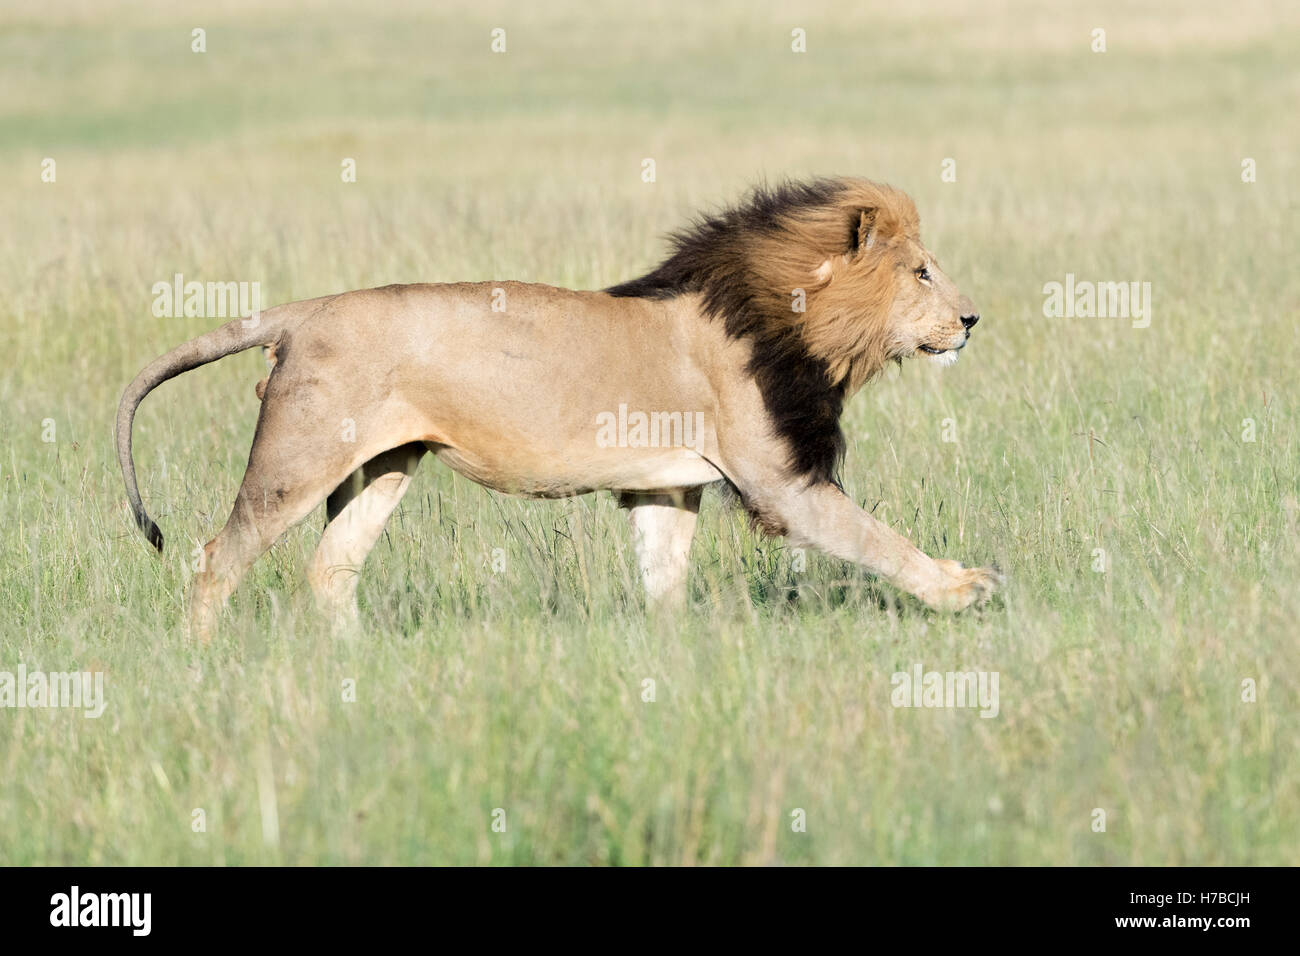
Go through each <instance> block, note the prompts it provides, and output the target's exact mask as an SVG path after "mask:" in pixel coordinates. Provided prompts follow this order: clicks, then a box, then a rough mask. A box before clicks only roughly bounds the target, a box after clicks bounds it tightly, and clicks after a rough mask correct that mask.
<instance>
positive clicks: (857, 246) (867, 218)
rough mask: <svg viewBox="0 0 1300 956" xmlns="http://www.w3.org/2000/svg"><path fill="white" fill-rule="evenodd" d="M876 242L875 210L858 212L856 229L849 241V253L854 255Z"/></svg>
mask: <svg viewBox="0 0 1300 956" xmlns="http://www.w3.org/2000/svg"><path fill="white" fill-rule="evenodd" d="M875 241H876V209H875V207H874V206H873V207H871V208H869V209H863V210H860V212H859V214H858V222H857V227H856V228H855V229H854V230H853V235H852V238H851V240H850V245H849V252H851V253H856V252H860V251H861V250H863V249H869V248H871V246H872V244H873V243H874V242H875Z"/></svg>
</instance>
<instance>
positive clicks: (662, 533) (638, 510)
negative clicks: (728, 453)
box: [618, 488, 701, 608]
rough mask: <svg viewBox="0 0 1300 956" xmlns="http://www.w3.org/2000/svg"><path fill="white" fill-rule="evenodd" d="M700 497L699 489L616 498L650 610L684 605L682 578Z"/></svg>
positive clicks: (684, 575) (684, 581)
mask: <svg viewBox="0 0 1300 956" xmlns="http://www.w3.org/2000/svg"><path fill="white" fill-rule="evenodd" d="M700 494H701V489H699V488H683V489H680V490H677V491H671V492H662V493H659V492H656V493H653V494H647V493H641V492H624V493H623V494H620V495H619V497H618V503H619V505H620V506H621V507H623V508H625V509H627V513H628V520H629V523H630V524H631V525H632V547H633V549H634V550H635V551H636V559H637V566H638V567H639V569H640V572H641V583H642V584H643V585H644V586H645V594H646V604H647V605H648V606H650V607H654V608H673V607H681V606H682V605H684V604H685V603H686V575H687V569H688V567H689V557H690V550H691V540H692V539H693V538H694V537H695V522H696V519H697V518H698V517H699V512H700Z"/></svg>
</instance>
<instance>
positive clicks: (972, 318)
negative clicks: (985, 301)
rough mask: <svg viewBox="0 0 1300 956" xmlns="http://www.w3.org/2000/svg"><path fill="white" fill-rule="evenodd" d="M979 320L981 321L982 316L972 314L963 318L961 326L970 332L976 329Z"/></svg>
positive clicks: (975, 313)
mask: <svg viewBox="0 0 1300 956" xmlns="http://www.w3.org/2000/svg"><path fill="white" fill-rule="evenodd" d="M979 320H980V314H979V313H978V312H971V313H968V314H967V315H963V316H962V317H961V324H962V325H963V326H964V327H965V328H966V329H967V330H970V329H972V328H974V327H975V323H976V322H978V321H979Z"/></svg>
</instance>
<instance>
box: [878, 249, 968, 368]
mask: <svg viewBox="0 0 1300 956" xmlns="http://www.w3.org/2000/svg"><path fill="white" fill-rule="evenodd" d="M889 253H892V258H893V259H894V264H893V268H894V270H895V273H896V276H895V280H896V285H895V288H896V293H895V295H894V301H893V304H892V305H891V306H890V310H889V321H888V325H887V333H886V334H887V335H888V337H889V343H888V350H889V357H890V358H895V359H902V358H910V357H912V356H914V355H921V356H925V357H926V358H928V359H930V360H931V361H934V362H938V363H939V364H941V365H951V364H952V363H954V362H956V361H957V357H958V355H960V353H961V350H962V349H963V348H964V347H965V346H966V342H967V341H968V340H969V339H970V330H971V328H973V327H974V325H975V323H976V322H978V321H979V313H978V312H976V311H975V304H974V303H973V302H971V300H970V299H968V298H967V297H966V296H964V295H962V294H961V293H960V292H958V291H957V285H956V283H954V282H953V281H952V279H950V278H948V276H947V274H946V273H945V272H944V271H943V270H942V269H940V268H939V263H938V262H936V261H935V258H934V256H933V255H931V253H930V251H929V250H928V249H926V248H925V247H924V246H923V245H921V244H920V243H919V242H917V241H916V240H914V239H905V240H902V241H900V242H898V243H897V244H895V246H894V248H893V249H891V250H889ZM889 253H887V254H889Z"/></svg>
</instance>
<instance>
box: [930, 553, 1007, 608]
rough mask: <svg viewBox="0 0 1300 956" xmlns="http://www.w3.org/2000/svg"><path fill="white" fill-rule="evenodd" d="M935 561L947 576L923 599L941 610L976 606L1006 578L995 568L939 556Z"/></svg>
mask: <svg viewBox="0 0 1300 956" xmlns="http://www.w3.org/2000/svg"><path fill="white" fill-rule="evenodd" d="M935 564H937V565H939V569H940V570H941V571H943V573H944V574H945V575H946V576H947V578H948V580H947V581H946V582H945V583H944V585H943V586H942V587H941V588H940V589H939V590H938V593H937V595H936V596H935V598H934V599H932V600H927V601H926V603H927V604H929V605H930V606H931V607H934V608H936V609H939V610H943V611H962V610H965V609H966V608H968V607H978V606H979V605H981V604H985V603H987V602H988V600H989V598H991V597H993V592H995V591H997V590H999V589H1000V588H1001V587H1002V586H1003V585H1004V584H1006V578H1005V577H1003V575H1002V572H1001V571H999V570H998V569H997V568H968V567H966V566H965V565H964V564H962V563H961V562H960V561H948V560H939V561H936V562H935Z"/></svg>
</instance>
